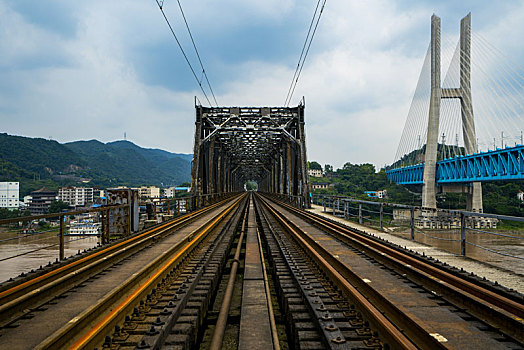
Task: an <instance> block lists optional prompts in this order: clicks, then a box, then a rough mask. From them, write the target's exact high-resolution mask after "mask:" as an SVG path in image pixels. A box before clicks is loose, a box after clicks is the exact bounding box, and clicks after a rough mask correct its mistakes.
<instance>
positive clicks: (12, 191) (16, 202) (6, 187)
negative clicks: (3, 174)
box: [0, 182, 20, 209]
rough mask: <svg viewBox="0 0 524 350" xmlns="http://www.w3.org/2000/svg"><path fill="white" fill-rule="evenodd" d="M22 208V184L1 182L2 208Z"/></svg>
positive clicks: (0, 199) (0, 202) (0, 201)
mask: <svg viewBox="0 0 524 350" xmlns="http://www.w3.org/2000/svg"><path fill="white" fill-rule="evenodd" d="M19 206H20V183H19V182H0V208H8V209H18V207H19Z"/></svg>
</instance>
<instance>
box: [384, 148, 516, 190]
mask: <svg viewBox="0 0 524 350" xmlns="http://www.w3.org/2000/svg"><path fill="white" fill-rule="evenodd" d="M387 174H388V178H389V179H390V180H392V181H394V182H395V183H397V184H403V185H413V184H422V176H423V174H424V164H417V165H412V166H408V167H402V168H398V169H392V170H388V171H387ZM508 180H524V146H523V145H518V146H515V147H508V148H504V149H497V150H495V151H489V152H483V153H476V154H472V155H467V156H460V157H455V158H450V159H445V160H441V161H439V162H437V173H436V182H437V184H452V183H467V182H477V181H479V182H489V181H508Z"/></svg>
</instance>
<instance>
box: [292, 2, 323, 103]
mask: <svg viewBox="0 0 524 350" xmlns="http://www.w3.org/2000/svg"><path fill="white" fill-rule="evenodd" d="M326 1H327V0H324V1H323V2H322V7H321V8H320V13H319V14H318V17H317V22H316V23H315V28H314V29H313V33H312V34H311V37H310V39H309V43H308V45H307V49H306V53H305V54H304V57H303V59H302V63H300V59H299V62H298V65H297V69H298V67H299V66H300V69H299V70H298V73H297V74H296V78H295V77H293V79H294V80H291V86H292V87H293V88H292V89H291V93H290V94H289V98H287V100H286V102H285V103H284V104H285V106H286V107H287V106H289V103H291V98H292V97H293V94H294V93H295V88H296V87H297V83H298V79H299V78H300V74H301V73H302V68H303V67H304V63H305V62H306V58H307V55H308V53H309V49H310V48H311V43H312V42H313V38H314V37H315V33H316V31H317V27H318V23H319V22H320V17H322V13H323V12H324V7H325V6H326ZM319 2H320V0H319ZM317 8H318V3H317ZM316 13H317V9H315V13H314V14H313V19H312V22H311V23H313V21H314V19H315V15H316ZM310 30H311V25H310ZM308 37H309V31H308V35H307V36H306V42H307V39H308ZM302 50H303V49H302ZM300 56H301V57H302V54H301V55H300ZM290 88H291V87H290Z"/></svg>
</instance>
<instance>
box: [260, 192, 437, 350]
mask: <svg viewBox="0 0 524 350" xmlns="http://www.w3.org/2000/svg"><path fill="white" fill-rule="evenodd" d="M261 202H262V203H263V204H264V206H265V208H266V209H267V210H268V211H269V212H270V213H271V215H272V216H273V217H274V218H275V219H276V220H277V222H278V223H279V224H280V225H281V226H282V228H284V230H285V231H287V232H288V233H289V234H291V235H292V236H293V238H294V239H295V240H296V242H298V243H299V244H300V245H301V246H302V247H303V249H304V250H305V251H306V253H307V254H308V255H309V256H310V257H311V258H313V259H314V260H315V261H316V262H317V264H319V266H320V267H321V268H322V270H324V271H325V272H326V273H327V274H328V276H329V277H330V279H331V280H332V281H333V282H334V283H335V284H336V285H337V286H338V287H339V288H340V289H341V290H342V291H343V293H344V294H345V295H347V296H349V297H350V298H351V300H352V301H354V302H355V304H357V306H358V308H359V309H360V310H361V312H362V313H363V314H365V315H366V316H367V318H368V319H369V320H370V323H371V324H372V325H374V326H375V327H376V328H377V329H378V330H379V334H382V335H381V337H384V338H387V339H389V340H390V341H392V342H393V343H394V344H395V348H402V349H417V346H415V344H413V342H412V341H411V340H410V339H409V338H408V337H407V336H406V335H405V334H404V333H403V332H402V331H401V330H399V329H398V328H397V327H396V326H395V325H394V324H393V323H392V322H391V321H390V320H389V319H388V318H387V317H386V316H385V315H384V314H383V313H382V311H381V310H379V309H378V308H377V307H376V306H375V305H373V304H372V303H371V302H370V301H369V300H368V299H367V297H366V296H365V295H364V294H363V293H361V292H360V291H359V289H357V288H356V287H354V286H353V285H352V284H350V283H349V281H348V280H347V279H346V278H345V276H343V274H342V273H340V272H339V271H340V269H341V268H343V266H344V265H342V266H336V265H334V264H333V261H328V260H327V259H326V258H325V255H326V254H321V253H319V251H320V250H322V249H323V248H322V247H321V246H320V245H318V244H317V243H316V242H314V241H313V240H312V239H311V238H309V239H308V236H307V234H305V233H304V232H303V231H302V230H300V228H298V227H297V226H296V225H294V224H293V223H291V222H290V221H289V220H287V219H286V218H284V217H283V216H282V214H280V213H278V212H277V211H276V210H275V209H273V208H272V207H271V205H270V204H269V202H268V200H267V199H262V200H261ZM334 260H336V259H334ZM334 266H336V267H337V268H335V267H334ZM346 269H347V268H346ZM424 333H425V332H424ZM425 334H427V333H425ZM425 338H427V339H426V340H427V341H428V343H426V344H427V346H428V347H427V348H428V349H429V348H433V349H435V348H441V344H440V343H438V342H437V341H436V339H434V338H433V337H431V336H429V335H428V337H425ZM431 346H432V347H431ZM435 346H437V347H435Z"/></svg>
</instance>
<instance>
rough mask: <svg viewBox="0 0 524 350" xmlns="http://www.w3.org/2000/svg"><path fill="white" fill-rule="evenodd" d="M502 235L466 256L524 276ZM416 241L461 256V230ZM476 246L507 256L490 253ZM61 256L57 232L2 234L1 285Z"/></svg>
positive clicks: (518, 252)
mask: <svg viewBox="0 0 524 350" xmlns="http://www.w3.org/2000/svg"><path fill="white" fill-rule="evenodd" d="M499 232H500V231H499ZM500 233H502V234H505V235H510V236H516V237H518V238H509V237H503V236H497V235H491V234H485V233H480V232H468V233H467V235H466V241H467V242H468V244H467V245H466V255H467V256H468V257H470V258H473V259H475V260H479V261H483V262H486V263H489V264H491V265H495V266H497V267H500V268H503V269H506V270H509V271H513V272H515V273H517V274H520V275H522V276H524V231H522V230H515V231H503V232H500ZM393 234H395V235H398V236H401V237H404V238H409V237H410V233H409V231H406V230H402V231H401V232H399V231H397V232H394V233H393ZM415 239H416V241H417V242H422V243H425V244H428V245H431V246H435V247H438V248H441V249H444V250H446V251H449V252H451V253H454V254H460V242H459V239H460V232H459V230H450V231H427V230H426V231H424V234H422V233H420V231H418V232H417V233H416V235H415ZM64 241H65V256H67V257H69V256H72V255H75V254H76V253H77V252H78V250H81V251H82V250H84V249H88V248H92V247H96V246H97V244H98V242H99V238H98V237H96V236H66V237H65V239H64ZM51 245H53V246H51ZM477 246H482V247H484V248H487V249H490V250H493V251H496V252H500V253H502V254H506V255H501V254H496V253H493V252H489V251H487V250H485V249H482V248H480V247H477ZM35 250H36V251H35ZM30 251H33V252H30ZM27 252H30V253H27ZM24 253H27V254H24ZM20 254H24V255H20ZM58 254H59V252H58V237H57V231H54V232H46V233H41V234H37V235H21V234H17V233H16V232H6V231H0V283H1V282H3V281H5V280H8V279H9V278H11V277H15V276H18V275H19V274H20V273H22V272H24V273H25V272H28V271H30V270H31V269H37V268H38V267H39V266H40V265H42V266H43V265H46V264H47V263H48V262H54V261H55V260H56V258H58ZM15 256H16V257H15ZM515 257H519V258H520V259H519V258H515Z"/></svg>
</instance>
